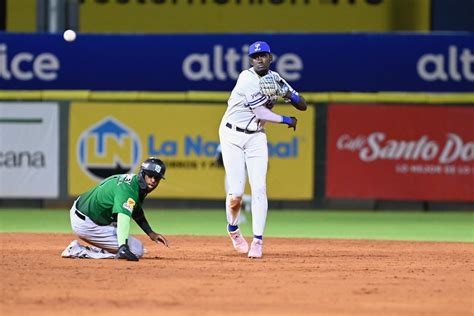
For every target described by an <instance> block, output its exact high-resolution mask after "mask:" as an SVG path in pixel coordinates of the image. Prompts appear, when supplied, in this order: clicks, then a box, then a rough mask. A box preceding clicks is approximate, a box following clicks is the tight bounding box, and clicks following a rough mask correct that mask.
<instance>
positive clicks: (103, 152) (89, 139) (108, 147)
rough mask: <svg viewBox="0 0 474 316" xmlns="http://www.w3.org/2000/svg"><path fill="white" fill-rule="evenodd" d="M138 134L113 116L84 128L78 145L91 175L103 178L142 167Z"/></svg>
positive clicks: (82, 166) (86, 169)
mask: <svg viewBox="0 0 474 316" xmlns="http://www.w3.org/2000/svg"><path fill="white" fill-rule="evenodd" d="M140 148H141V145H140V139H139V138H138V136H137V135H136V134H135V133H134V132H133V130H131V129H130V128H128V127H127V126H125V125H124V124H122V123H121V122H119V121H118V120H116V119H114V118H112V117H106V118H105V119H103V120H102V121H100V122H99V123H97V124H95V125H94V126H91V127H90V128H89V129H88V130H86V131H84V132H83V133H82V135H81V137H80V138H79V142H78V144H77V158H78V159H77V160H78V162H79V164H80V166H81V168H82V170H83V171H84V172H85V173H87V174H88V175H89V176H90V177H92V178H94V179H97V180H99V181H100V180H102V179H105V178H107V177H109V176H111V175H114V174H118V173H129V172H131V171H133V170H135V168H136V167H137V166H138V164H139V159H140V157H141V154H140Z"/></svg>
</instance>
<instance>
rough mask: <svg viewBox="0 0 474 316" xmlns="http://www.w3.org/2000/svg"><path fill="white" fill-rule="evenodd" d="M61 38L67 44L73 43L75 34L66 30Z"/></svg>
mask: <svg viewBox="0 0 474 316" xmlns="http://www.w3.org/2000/svg"><path fill="white" fill-rule="evenodd" d="M63 37H64V40H66V41H67V42H73V41H74V40H75V39H76V32H74V31H73V30H66V31H64V34H63Z"/></svg>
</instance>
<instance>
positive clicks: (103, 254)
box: [69, 201, 144, 259]
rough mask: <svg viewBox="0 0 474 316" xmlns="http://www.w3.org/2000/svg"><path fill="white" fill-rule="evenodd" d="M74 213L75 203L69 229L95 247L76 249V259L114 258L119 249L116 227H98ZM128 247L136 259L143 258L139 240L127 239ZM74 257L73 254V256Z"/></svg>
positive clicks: (142, 249)
mask: <svg viewBox="0 0 474 316" xmlns="http://www.w3.org/2000/svg"><path fill="white" fill-rule="evenodd" d="M76 212H79V210H77V209H76V201H75V202H74V204H73V205H72V207H71V211H70V213H69V217H70V219H71V227H72V230H73V231H74V233H76V235H77V236H78V237H79V238H81V239H82V240H84V241H86V242H88V243H89V244H91V245H93V246H95V247H89V246H81V247H80V248H79V249H77V251H76V252H78V253H77V254H75V255H77V256H78V257H86V258H93V259H105V258H114V257H115V253H117V250H118V248H119V244H118V239H117V227H115V226H113V225H108V226H100V225H97V224H96V223H94V222H93V221H92V220H91V219H90V218H89V217H87V216H86V215H84V214H82V213H80V214H81V215H83V216H84V217H85V219H82V218H80V217H79V216H78V215H77V214H76ZM128 246H129V247H130V251H131V252H133V253H134V254H135V255H136V256H137V257H138V258H141V257H143V253H144V248H143V244H142V242H141V241H140V240H138V239H137V238H135V237H133V236H129V237H128ZM73 255H74V254H73Z"/></svg>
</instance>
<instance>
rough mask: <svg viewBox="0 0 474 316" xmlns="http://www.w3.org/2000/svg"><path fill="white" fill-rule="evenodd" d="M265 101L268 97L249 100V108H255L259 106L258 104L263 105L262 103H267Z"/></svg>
mask: <svg viewBox="0 0 474 316" xmlns="http://www.w3.org/2000/svg"><path fill="white" fill-rule="evenodd" d="M267 101H268V97H266V96H262V97H260V98H258V99H257V100H254V101H252V102H249V106H250V107H251V108H255V107H257V106H260V105H263V104H265V103H267Z"/></svg>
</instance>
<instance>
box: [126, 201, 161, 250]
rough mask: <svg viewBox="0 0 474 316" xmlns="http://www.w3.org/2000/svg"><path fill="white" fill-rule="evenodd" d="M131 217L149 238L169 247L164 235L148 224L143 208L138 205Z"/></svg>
mask: <svg viewBox="0 0 474 316" xmlns="http://www.w3.org/2000/svg"><path fill="white" fill-rule="evenodd" d="M132 218H133V220H134V221H135V222H136V223H137V224H138V226H140V228H141V229H142V230H143V231H144V232H145V234H147V235H148V237H150V239H151V240H153V241H154V242H156V243H162V244H163V245H165V246H166V247H169V243H168V240H167V239H166V237H165V236H163V235H162V234H159V233H156V232H155V231H153V229H152V228H151V226H150V224H149V223H148V220H147V219H146V217H145V212H144V211H143V208H141V207H140V208H139V209H137V210H136V211H135V212H133V214H132Z"/></svg>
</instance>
